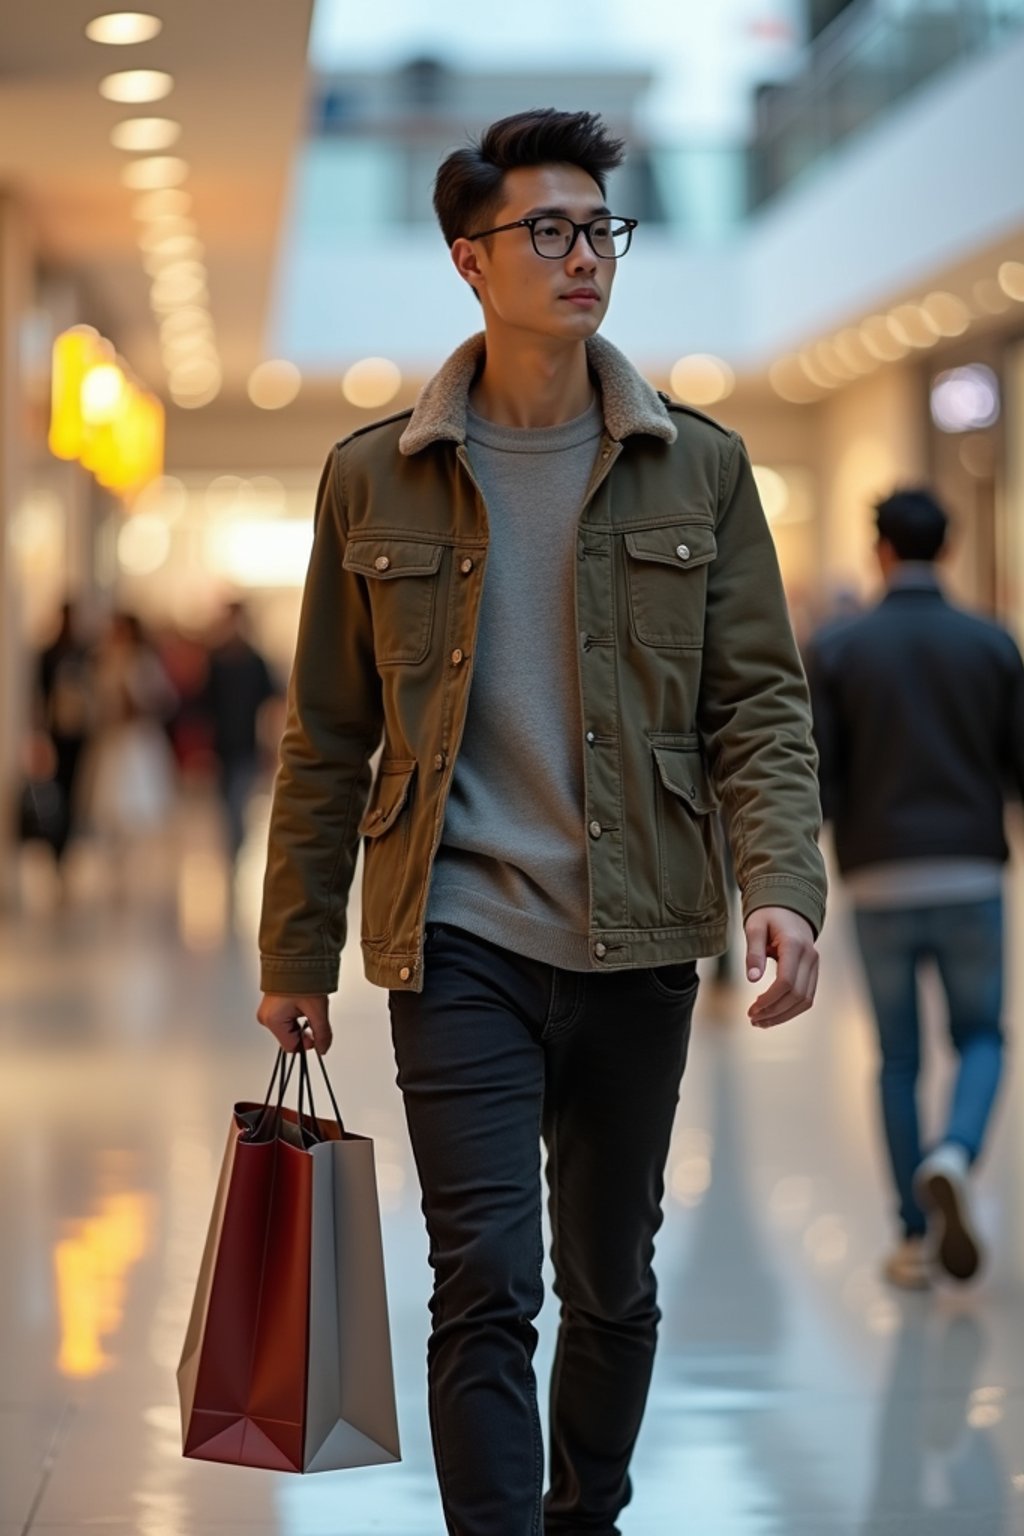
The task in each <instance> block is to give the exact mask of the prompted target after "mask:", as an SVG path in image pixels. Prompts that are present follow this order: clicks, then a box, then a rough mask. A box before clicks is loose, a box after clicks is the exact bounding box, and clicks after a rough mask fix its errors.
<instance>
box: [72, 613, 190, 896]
mask: <svg viewBox="0 0 1024 1536" xmlns="http://www.w3.org/2000/svg"><path fill="white" fill-rule="evenodd" d="M93 667H94V670H93V679H94V687H95V699H96V715H97V723H98V730H97V735H96V742H95V748H94V753H93V760H92V769H91V788H90V797H89V803H90V819H91V821H92V824H93V827H94V829H95V830H96V832H97V833H98V834H99V836H100V838H101V839H102V841H103V842H104V843H105V845H106V847H107V850H108V853H109V854H110V856H111V860H112V862H113V863H114V865H115V866H116V869H115V872H116V873H118V874H119V875H120V876H121V877H122V878H123V879H124V880H126V881H127V878H128V875H127V870H126V869H125V867H124V864H125V860H126V859H127V858H128V856H129V854H130V851H131V850H132V849H133V847H134V846H135V845H136V844H138V843H139V842H140V841H147V842H148V841H152V839H153V837H154V835H156V834H159V833H161V832H162V831H163V830H164V829H165V827H166V823H167V818H168V816H169V815H170V813H171V811H172V809H173V806H174V797H175V781H174V759H173V757H172V754H171V748H170V744H169V742H168V739H167V732H166V730H165V728H164V727H165V722H166V721H167V719H168V718H169V716H170V714H171V712H172V710H173V709H174V706H175V704H176V702H177V696H176V694H175V692H174V688H173V687H172V685H171V682H170V680H169V678H168V676H167V673H166V672H165V671H164V669H163V666H162V665H161V663H160V658H159V657H158V656H157V653H156V651H155V649H154V648H153V646H152V645H151V644H150V642H149V640H148V639H147V637H146V634H145V632H144V630H143V627H142V625H141V623H140V622H139V620H138V618H137V617H136V616H135V615H134V614H132V613H116V614H114V615H113V617H112V618H111V620H110V624H109V626H108V628H107V632H106V634H105V635H104V636H103V638H102V640H101V641H100V644H99V646H98V647H97V649H96V654H95V657H94V663H93Z"/></svg>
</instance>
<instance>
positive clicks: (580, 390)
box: [469, 331, 594, 428]
mask: <svg viewBox="0 0 1024 1536" xmlns="http://www.w3.org/2000/svg"><path fill="white" fill-rule="evenodd" d="M593 400H594V385H593V383H592V381H591V378H590V374H589V372H588V370H587V351H586V346H585V344H584V343H583V342H582V341H577V342H571V343H569V344H565V343H561V344H558V345H555V344H551V343H548V344H547V345H545V343H544V342H543V341H541V340H539V339H538V338H536V337H530V338H529V339H527V340H519V339H510V338H508V337H506V336H495V335H493V334H492V333H491V332H490V331H488V333H487V350H486V354H485V358H484V365H483V368H482V369H481V371H480V373H479V374H478V375H477V378H476V380H475V381H474V383H473V386H472V388H471V389H470V392H469V403H470V405H471V406H472V408H473V410H474V411H476V413H477V415H478V416H483V417H484V418H485V419H486V420H487V421H493V422H495V423H496V424H497V425H498V426H500V427H519V428H533V427H559V426H561V425H562V424H563V423H564V422H567V421H574V420H575V419H576V417H577V416H582V415H584V413H585V412H586V411H588V410H589V409H590V406H591V404H592V402H593Z"/></svg>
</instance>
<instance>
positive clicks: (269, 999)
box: [256, 992, 334, 1056]
mask: <svg viewBox="0 0 1024 1536" xmlns="http://www.w3.org/2000/svg"><path fill="white" fill-rule="evenodd" d="M256 1017H257V1019H259V1021H260V1023H261V1024H262V1025H263V1027H264V1029H269V1030H270V1033H271V1034H272V1035H273V1037H274V1039H275V1040H276V1041H277V1043H278V1045H279V1046H280V1047H281V1049H282V1050H284V1051H297V1050H298V1049H299V1047H300V1046H301V1047H302V1049H303V1050H304V1051H308V1050H309V1049H310V1047H311V1046H312V1048H313V1049H314V1050H315V1051H316V1052H317V1054H318V1055H320V1056H325V1055H326V1054H327V1052H328V1051H329V1050H330V1048H331V1041H332V1040H333V1038H334V1036H333V1034H332V1033H331V1024H330V1020H329V1019H328V1017H327V996H326V994H325V993H315V994H313V995H311V996H309V997H291V996H287V995H285V994H284V993H280V992H264V994H263V1001H262V1002H261V1003H260V1006H259V1007H258V1008H257V1010H256ZM300 1019H305V1021H306V1022H305V1024H304V1025H302V1026H300V1024H299V1020H300Z"/></svg>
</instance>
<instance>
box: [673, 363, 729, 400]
mask: <svg viewBox="0 0 1024 1536" xmlns="http://www.w3.org/2000/svg"><path fill="white" fill-rule="evenodd" d="M669 382H670V384H671V385H672V391H673V393H674V394H675V395H677V396H678V397H679V399H680V400H687V401H689V403H690V404H691V405H715V404H717V402H718V401H719V400H724V399H726V397H727V396H728V395H731V394H732V392H733V390H734V389H735V387H736V375H735V374H734V373H733V371H732V369H731V368H730V367H729V364H728V363H726V362H723V361H722V359H721V358H720V357H713V356H711V354H710V353H707V352H692V353H690V355H689V356H688V357H681V358H680V359H679V361H678V362H677V363H676V365H675V367H674V368H673V369H672V372H671V374H670V376H669Z"/></svg>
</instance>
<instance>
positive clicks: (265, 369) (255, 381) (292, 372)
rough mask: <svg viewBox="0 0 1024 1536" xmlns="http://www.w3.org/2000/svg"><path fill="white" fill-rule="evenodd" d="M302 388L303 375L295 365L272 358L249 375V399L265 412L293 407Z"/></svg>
mask: <svg viewBox="0 0 1024 1536" xmlns="http://www.w3.org/2000/svg"><path fill="white" fill-rule="evenodd" d="M301 388H302V374H301V373H300V372H299V370H298V369H297V368H296V366H295V364H294V363H289V362H287V361H286V360H285V359H284V358H271V359H270V360H269V361H268V362H265V363H260V365H259V367H258V368H254V369H253V371H252V373H251V374H250V375H249V399H250V400H251V401H252V403H253V405H258V406H259V407H260V409H261V410H263V411H279V410H280V409H281V408H282V406H285V405H291V403H292V401H293V400H294V399H295V396H296V395H297V394H298V392H299V390H300V389H301Z"/></svg>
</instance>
